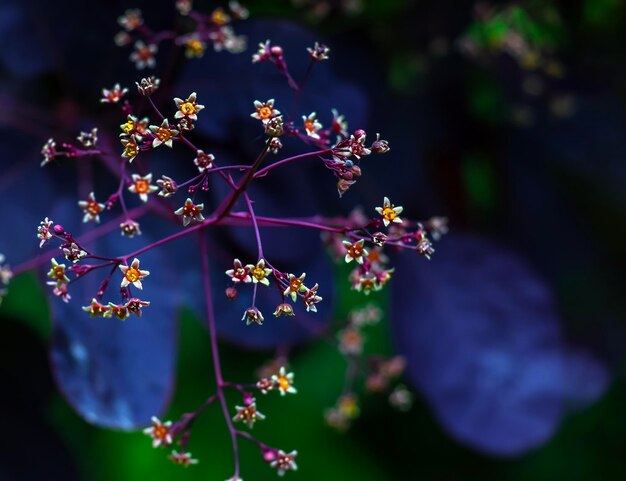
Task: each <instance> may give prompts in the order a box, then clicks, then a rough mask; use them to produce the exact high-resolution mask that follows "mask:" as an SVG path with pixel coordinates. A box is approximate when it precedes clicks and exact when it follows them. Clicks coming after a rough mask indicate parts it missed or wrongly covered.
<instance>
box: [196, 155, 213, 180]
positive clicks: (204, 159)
mask: <svg viewBox="0 0 626 481" xmlns="http://www.w3.org/2000/svg"><path fill="white" fill-rule="evenodd" d="M214 161H215V156H214V155H213V154H205V153H204V151H203V150H198V151H197V152H196V158H195V159H193V163H194V164H196V167H198V172H200V173H201V174H202V173H203V172H206V171H207V170H209V169H211V168H213V162H214Z"/></svg>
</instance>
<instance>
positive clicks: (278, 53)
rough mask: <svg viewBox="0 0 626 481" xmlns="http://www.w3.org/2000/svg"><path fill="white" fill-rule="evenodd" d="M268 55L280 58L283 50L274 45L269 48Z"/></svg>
mask: <svg viewBox="0 0 626 481" xmlns="http://www.w3.org/2000/svg"><path fill="white" fill-rule="evenodd" d="M270 53H271V54H272V55H273V56H274V57H282V55H283V48H282V47H280V46H278V45H274V46H273V47H272V48H270Z"/></svg>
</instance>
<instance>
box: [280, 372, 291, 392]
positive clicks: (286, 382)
mask: <svg viewBox="0 0 626 481" xmlns="http://www.w3.org/2000/svg"><path fill="white" fill-rule="evenodd" d="M278 387H279V388H280V389H281V390H283V391H286V390H287V389H289V379H287V376H280V377H279V378H278Z"/></svg>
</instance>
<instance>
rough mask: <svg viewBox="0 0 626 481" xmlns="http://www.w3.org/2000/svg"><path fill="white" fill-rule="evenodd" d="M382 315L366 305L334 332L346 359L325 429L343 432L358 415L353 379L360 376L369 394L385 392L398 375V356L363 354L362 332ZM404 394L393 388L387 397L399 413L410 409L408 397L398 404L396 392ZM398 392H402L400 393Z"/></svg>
mask: <svg viewBox="0 0 626 481" xmlns="http://www.w3.org/2000/svg"><path fill="white" fill-rule="evenodd" d="M382 315H383V314H382V311H381V310H380V309H379V308H378V307H376V306H375V305H371V304H369V305H366V306H364V307H362V308H360V309H354V310H352V311H351V312H350V313H349V315H348V319H347V321H346V323H345V325H344V326H343V327H342V328H341V329H339V331H338V332H337V343H338V349H339V352H340V353H341V354H342V355H343V356H344V357H345V359H346V365H347V369H346V378H345V379H346V381H345V387H344V392H343V393H342V394H341V395H340V396H339V398H338V399H337V402H336V403H335V405H334V406H333V407H331V408H329V409H327V410H326V412H325V414H324V417H325V419H326V422H327V423H328V425H330V426H332V427H333V428H335V429H338V430H340V431H344V430H346V429H348V428H349V427H350V424H351V423H352V421H354V420H355V419H356V418H357V417H358V416H359V414H360V407H359V398H358V395H357V393H356V392H355V391H354V385H355V384H356V381H357V377H358V376H360V375H362V376H363V377H364V380H365V388H366V391H367V392H370V393H385V392H389V391H390V389H391V385H392V383H393V382H394V381H395V380H396V379H397V378H398V377H400V376H401V375H402V373H403V371H404V366H405V360H404V358H402V357H401V356H395V357H391V358H385V357H383V356H379V355H367V354H366V353H365V351H364V343H365V335H364V334H363V330H364V329H365V328H367V327H368V326H373V325H375V324H378V323H379V322H380V320H381V319H382ZM402 389H404V391H406V388H403V387H402V386H397V387H396V388H394V389H393V390H392V391H391V393H390V394H389V402H390V404H391V405H392V406H394V407H396V408H398V409H399V410H402V411H405V410H408V408H410V399H411V398H410V393H408V391H406V392H407V393H408V395H405V396H404V400H405V402H404V403H400V402H398V401H399V398H400V397H402V396H401V395H399V394H397V392H400V391H402ZM404 391H402V392H404Z"/></svg>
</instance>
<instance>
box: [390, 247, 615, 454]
mask: <svg viewBox="0 0 626 481" xmlns="http://www.w3.org/2000/svg"><path fill="white" fill-rule="evenodd" d="M399 260H400V259H399ZM394 285H395V289H394V290H393V313H392V319H393V326H394V335H395V339H396V342H397V346H398V348H399V350H400V352H401V353H402V354H404V355H405V356H406V357H407V360H408V376H409V379H410V380H411V382H413V383H414V384H415V386H416V387H418V388H419V389H420V390H421V391H422V392H423V394H424V396H425V398H426V400H427V401H428V403H429V404H430V405H431V407H432V408H433V410H434V411H435V414H436V416H437V417H438V418H439V420H440V422H441V423H442V424H443V426H444V428H445V429H446V430H447V431H448V432H449V433H450V434H451V435H452V436H453V437H455V438H456V439H458V440H460V441H462V442H464V443H466V444H469V445H471V446H473V447H474V448H476V449H478V450H480V451H484V452H487V453H490V454H497V455H504V456H511V455H518V454H521V453H523V452H525V451H527V450H529V449H531V448H533V447H535V446H538V445H540V444H542V443H544V442H545V441H546V440H547V439H549V438H550V436H551V435H552V434H553V433H554V431H555V430H556V428H557V427H558V424H559V422H560V420H561V418H562V416H563V414H564V408H565V406H566V403H568V402H569V401H573V403H574V404H576V405H578V406H579V407H580V406H582V405H585V404H588V403H590V402H593V401H594V400H595V399H597V397H598V396H599V395H601V394H602V392H603V391H604V390H605V388H606V385H607V373H606V371H605V369H604V367H603V366H601V365H600V364H598V362H597V361H595V360H593V359H592V358H591V357H590V356H589V355H587V354H583V353H581V352H579V351H570V350H569V349H568V348H567V346H566V345H565V344H564V342H563V339H562V335H561V331H560V328H559V318H558V312H557V310H556V306H555V303H554V299H553V297H552V295H551V293H550V290H549V289H548V287H547V286H546V285H545V284H544V283H543V281H542V280H541V279H540V278H539V277H537V275H536V274H535V273H534V272H533V271H532V270H531V269H530V268H529V267H528V266H527V265H526V264H525V263H524V261H523V260H522V259H520V258H518V257H516V256H515V255H513V254H511V253H509V252H507V251H505V250H503V249H501V248H500V247H498V246H496V245H494V244H493V243H491V242H489V241H487V240H485V239H482V238H479V237H471V236H450V237H449V238H448V239H447V240H444V241H442V243H441V244H440V246H439V249H438V252H437V254H436V255H435V256H434V258H433V260H432V261H431V262H426V261H425V260H423V259H420V258H418V257H409V256H404V257H402V258H401V262H399V263H398V265H397V267H396V278H395V280H394ZM399 286H413V289H412V290H411V291H410V292H408V291H407V290H406V289H401V288H399Z"/></svg>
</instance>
